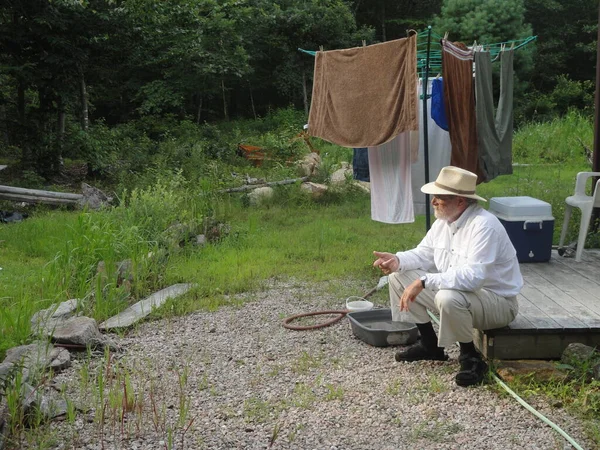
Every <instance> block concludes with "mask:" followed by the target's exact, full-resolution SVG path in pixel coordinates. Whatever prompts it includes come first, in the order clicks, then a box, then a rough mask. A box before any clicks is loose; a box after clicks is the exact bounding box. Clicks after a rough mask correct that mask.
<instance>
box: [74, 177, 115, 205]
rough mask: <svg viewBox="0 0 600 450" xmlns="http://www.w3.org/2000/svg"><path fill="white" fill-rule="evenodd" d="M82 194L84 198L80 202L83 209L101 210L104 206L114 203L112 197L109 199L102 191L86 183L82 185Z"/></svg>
mask: <svg viewBox="0 0 600 450" xmlns="http://www.w3.org/2000/svg"><path fill="white" fill-rule="evenodd" d="M81 193H82V194H83V198H82V199H81V200H80V201H79V203H80V205H81V206H82V207H84V206H85V207H88V208H89V209H94V210H95V209H100V208H101V207H102V206H104V205H106V204H108V203H110V202H112V197H109V196H108V195H106V194H105V193H104V192H102V191H101V190H100V189H97V188H95V187H93V186H90V185H89V184H86V183H81Z"/></svg>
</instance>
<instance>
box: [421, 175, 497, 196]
mask: <svg viewBox="0 0 600 450" xmlns="http://www.w3.org/2000/svg"><path fill="white" fill-rule="evenodd" d="M476 185H477V175H475V174H474V173H473V172H469V171H468V170H465V169H461V168H460V167H454V166H447V167H444V168H442V170H441V171H440V174H439V175H438V177H437V179H436V180H435V181H434V182H432V183H427V184H426V185H425V186H423V187H422V188H421V191H422V192H424V193H425V194H432V195H436V194H439V195H458V196H459V197H467V198H475V199H477V200H483V201H484V202H485V201H487V200H486V199H485V198H483V197H480V196H479V195H477V194H475V186H476Z"/></svg>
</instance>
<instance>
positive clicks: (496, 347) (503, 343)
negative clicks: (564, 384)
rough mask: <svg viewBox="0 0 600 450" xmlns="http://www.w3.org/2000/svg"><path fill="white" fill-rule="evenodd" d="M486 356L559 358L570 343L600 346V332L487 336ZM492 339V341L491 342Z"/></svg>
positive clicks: (497, 357) (500, 357) (496, 357)
mask: <svg viewBox="0 0 600 450" xmlns="http://www.w3.org/2000/svg"><path fill="white" fill-rule="evenodd" d="M486 339H487V344H488V345H487V347H484V348H483V349H482V350H485V351H486V352H487V355H486V354H484V356H486V357H488V358H495V359H559V358H560V357H561V355H562V353H563V351H564V350H565V348H567V346H568V345H569V344H572V343H575V342H579V343H582V344H585V345H589V346H591V347H597V346H600V332H592V333H590V332H583V331H581V332H574V333H541V332H536V333H535V334H528V333H522V334H507V335H497V336H486ZM490 341H491V342H490Z"/></svg>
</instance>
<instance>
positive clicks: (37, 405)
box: [21, 383, 67, 420]
mask: <svg viewBox="0 0 600 450" xmlns="http://www.w3.org/2000/svg"><path fill="white" fill-rule="evenodd" d="M21 404H22V405H23V409H24V410H25V414H26V415H27V414H30V413H32V414H35V412H36V411H39V412H40V413H41V414H42V416H43V417H44V418H45V419H46V420H50V419H53V418H55V417H58V416H62V415H65V414H66V413H67V402H66V400H64V399H55V398H51V397H49V396H47V395H44V394H42V392H41V391H40V390H39V389H35V388H34V387H33V386H30V385H29V384H27V383H24V384H23V386H22V392H21Z"/></svg>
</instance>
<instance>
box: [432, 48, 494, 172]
mask: <svg viewBox="0 0 600 450" xmlns="http://www.w3.org/2000/svg"><path fill="white" fill-rule="evenodd" d="M460 45H462V47H464V48H460V47H459V46H457V45H455V44H452V43H450V42H448V41H446V40H445V39H442V73H443V76H444V101H445V103H446V115H447V117H448V127H449V131H450V141H451V142H452V156H451V160H450V163H451V164H452V165H453V166H457V167H460V168H462V169H466V170H469V171H471V172H474V173H476V174H477V182H478V183H481V182H482V181H484V177H483V174H482V173H481V172H480V170H479V155H478V153H477V129H476V127H477V120H476V118H475V90H474V88H473V52H472V51H471V50H467V49H466V47H465V46H464V44H460Z"/></svg>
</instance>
